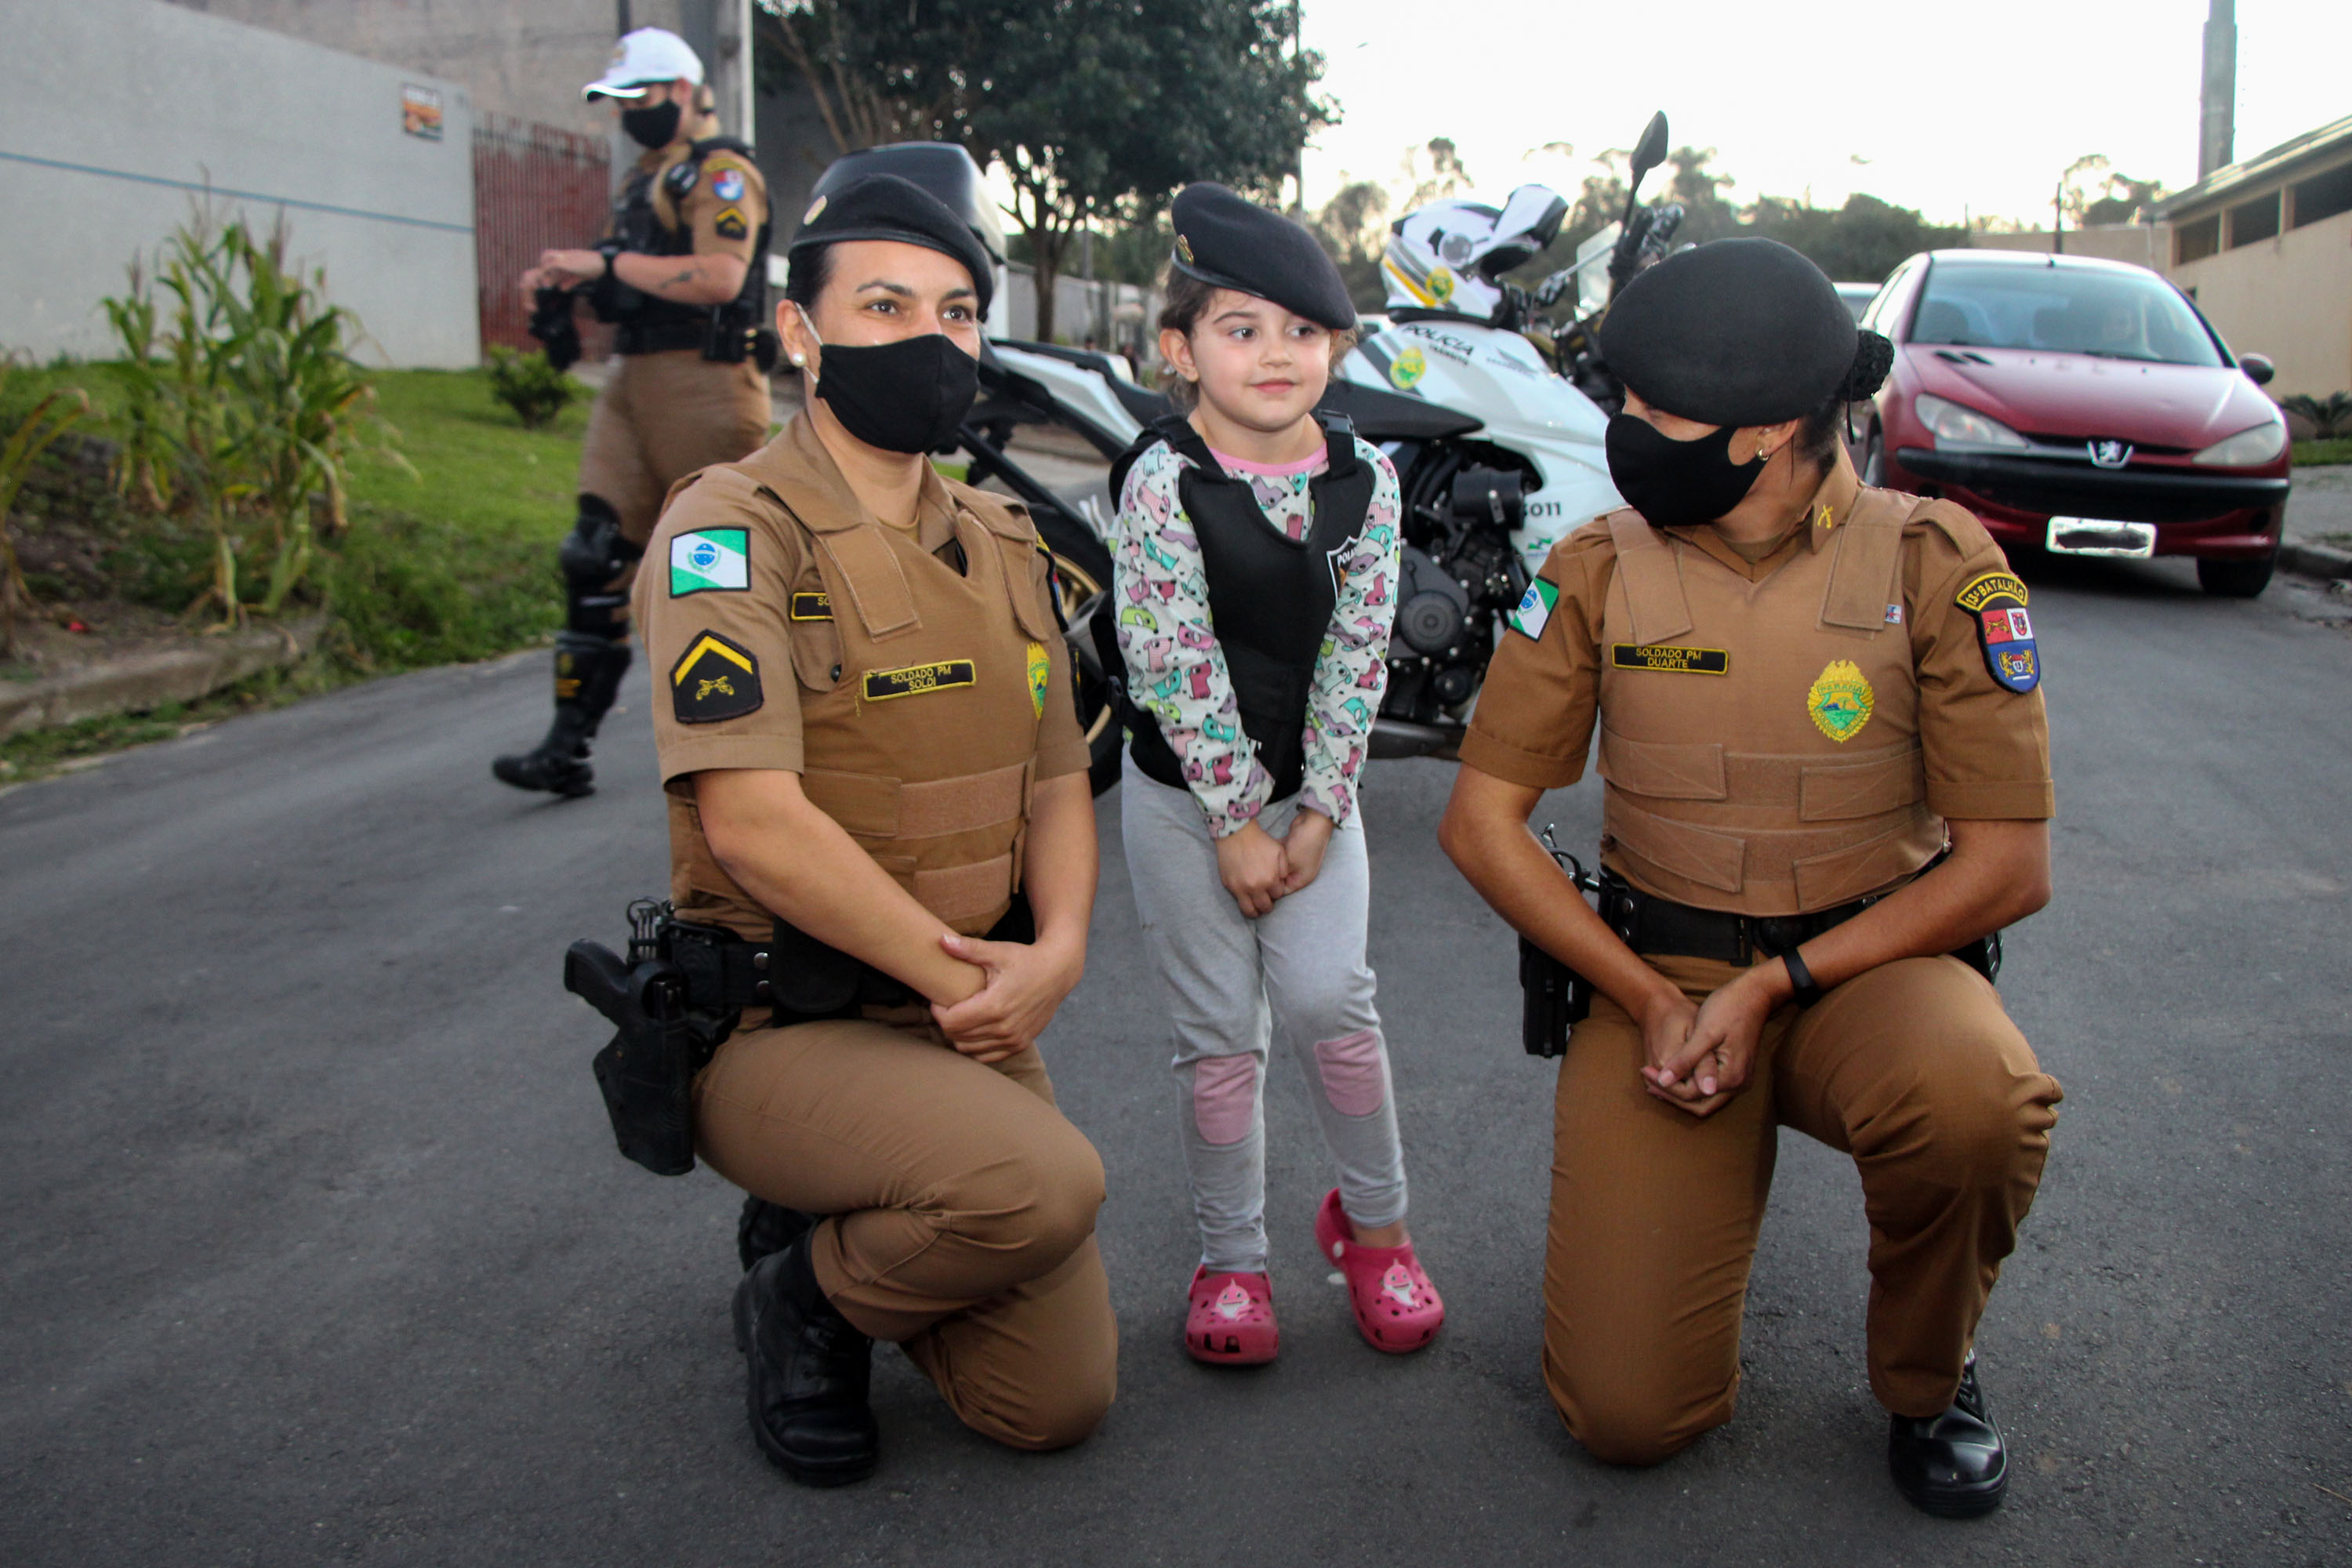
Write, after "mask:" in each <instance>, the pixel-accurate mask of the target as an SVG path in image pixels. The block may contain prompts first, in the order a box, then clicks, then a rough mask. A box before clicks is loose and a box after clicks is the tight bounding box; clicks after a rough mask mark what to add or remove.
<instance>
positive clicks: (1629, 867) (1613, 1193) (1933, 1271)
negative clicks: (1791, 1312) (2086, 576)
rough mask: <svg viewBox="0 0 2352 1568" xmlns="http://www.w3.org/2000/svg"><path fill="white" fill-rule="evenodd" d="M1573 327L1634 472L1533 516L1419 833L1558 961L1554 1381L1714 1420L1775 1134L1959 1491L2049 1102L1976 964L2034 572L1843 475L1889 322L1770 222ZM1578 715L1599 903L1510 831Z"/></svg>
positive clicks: (1575, 729)
mask: <svg viewBox="0 0 2352 1568" xmlns="http://www.w3.org/2000/svg"><path fill="white" fill-rule="evenodd" d="M1601 348H1602V352H1603V353H1604V354H1605V355H1606V357H1607V360H1608V362H1609V364H1610V365H1611V367H1612V369H1613V370H1614V371H1615V372H1616V373H1617V374H1619V375H1620V376H1622V379H1623V381H1624V383H1625V386H1626V389H1627V391H1626V403H1625V412H1624V413H1622V414H1621V415H1619V416H1617V417H1616V418H1615V419H1613V420H1612V422H1611V425H1610V427H1609V431H1608V451H1609V459H1610V470H1611V473H1612V477H1613V478H1614V479H1615V481H1616V484H1617V487H1618V489H1619V490H1620V491H1621V493H1622V495H1623V496H1624V497H1625V499H1626V500H1627V501H1628V502H1629V503H1630V505H1629V507H1628V509H1627V510H1622V511H1618V512H1615V513H1612V514H1611V515H1609V516H1607V517H1604V518H1601V519H1600V520H1598V521H1594V522H1592V523H1591V524H1589V525H1588V526H1586V527H1584V528H1582V529H1580V530H1579V531H1576V532H1575V533H1573V534H1571V535H1570V537H1569V538H1568V539H1566V540H1564V541H1562V542H1560V543H1559V545H1558V546H1556V547H1555V548H1554V549H1553V550H1552V552H1551V553H1550V555H1549V558H1548V559H1547V561H1546V563H1545V565H1544V567H1543V569H1542V571H1541V573H1540V574H1539V575H1538V579H1537V581H1536V582H1535V583H1534V584H1531V586H1530V587H1529V589H1528V595H1527V596H1526V598H1525V599H1524V600H1522V602H1521V604H1520V605H1519V607H1518V609H1517V611H1516V612H1515V613H1514V614H1513V615H1512V616H1511V617H1510V619H1509V626H1510V629H1509V630H1508V631H1507V632H1506V633H1505V635H1504V637H1503V646H1502V647H1500V649H1499V650H1498V651H1497V653H1496V657H1495V660H1494V664H1493V668H1492V670H1491V673H1490V675H1489V677H1488V679H1487V682H1486V689H1485V692H1484V695H1483V696H1482V698H1481V700H1480V702H1479V705H1478V709H1477V712H1476V715H1475V719H1474V720H1473V721H1472V724H1471V727H1470V731H1469V733H1468V735H1467V737H1466V738H1465V742H1464V743H1463V746H1462V764H1463V765H1462V769H1461V772H1460V774H1459V776H1458V777H1457V779H1456V781H1455V784H1454V796H1453V799H1452V802H1451V803H1450V805H1449V806H1448V808H1447V812H1446V816H1445V819H1444V826H1443V829H1442V835H1443V838H1444V845H1445V847H1446V849H1447V851H1448V853H1449V854H1450V855H1451V856H1452V857H1453V858H1454V862H1455V864H1457V865H1458V866H1459V867H1460V868H1462V870H1463V871H1464V873H1465V875H1466V876H1467V877H1468V878H1469V879H1470V880H1471V881H1472V882H1473V883H1474V884H1475V886H1476V887H1477V889H1478V890H1479V891H1480V892H1481V893H1482V894H1483V895H1484V896H1485V897H1486V900H1487V901H1488V902H1489V903H1491V904H1492V905H1494V907H1495V908H1496V910H1497V911H1498V912H1500V913H1501V914H1502V915H1503V916H1504V917H1505V919H1507V921H1510V922H1511V924H1513V925H1514V926H1516V927H1517V929H1518V930H1519V931H1521V932H1522V933H1524V934H1525V935H1526V936H1527V937H1528V939H1530V941H1531V942H1532V943H1533V944H1535V947H1536V949H1538V952H1536V953H1535V955H1534V956H1535V957H1537V958H1538V959H1543V958H1544V957H1545V955H1549V958H1550V959H1556V960H1558V961H1559V963H1564V964H1565V965H1567V966H1568V968H1569V969H1570V970H1571V971H1573V972H1574V973H1575V974H1576V975H1577V976H1579V977H1580V987H1579V988H1580V989H1581V988H1582V987H1583V986H1584V985H1589V987H1590V993H1591V994H1590V1014H1589V1016H1586V1017H1584V1018H1583V1019H1582V1020H1581V1021H1580V1022H1578V1023H1576V1025H1575V1026H1574V1031H1573V1034H1572V1036H1571V1037H1570V1040H1569V1043H1568V1047H1567V1051H1566V1057H1565V1060H1564V1061H1563V1063H1562V1066H1561V1070H1560V1074H1559V1087H1558V1093H1557V1100H1556V1110H1555V1114H1554V1138H1555V1152H1554V1164H1553V1170H1554V1176H1553V1185H1552V1199H1551V1222H1550V1232H1549V1248H1548V1257H1547V1260H1546V1267H1545V1284H1544V1297H1545V1332H1544V1373H1545V1380H1546V1383H1547V1384H1548V1386H1549V1392H1550V1394H1551V1397H1552V1399H1553V1402H1554V1403H1555V1404H1556V1405H1557V1406H1558V1407H1559V1412H1560V1415H1561V1416H1562V1418H1563V1419H1564V1420H1565V1421H1566V1422H1567V1424H1568V1426H1569V1429H1570V1431H1571V1432H1572V1433H1573V1434H1574V1435H1575V1436H1577V1437H1578V1439H1579V1440H1580V1441H1581V1442H1582V1443H1583V1444H1584V1445H1585V1447H1587V1448H1589V1449H1590V1450H1591V1451H1592V1452H1593V1453H1594V1454H1595V1455H1597V1456H1599V1457H1600V1458H1604V1459H1609V1460H1612V1461H1615V1462H1618V1463H1624V1464H1654V1463H1656V1462H1658V1461H1660V1460H1663V1459H1664V1458H1667V1457H1668V1456H1669V1455H1672V1454H1673V1453H1675V1451H1676V1450H1677V1449H1679V1448H1681V1447H1683V1446H1684V1445H1685V1444H1687V1443H1689V1442H1690V1441H1691V1440H1692V1439H1693V1438H1695V1437H1696V1436H1699V1434H1701V1433H1703V1432H1705V1431H1706V1430H1707V1429H1708V1428H1710V1427H1713V1426H1719V1425H1721V1424H1722V1423H1724V1422H1726V1421H1727V1420H1729V1419H1730V1417H1731V1413H1732V1406H1733V1403H1734V1401H1735V1399H1736V1397H1737V1394H1738V1382H1739V1324H1740V1315H1741V1310H1742V1305H1743V1300H1744V1297H1745V1294H1746V1280H1747V1275H1748V1265H1749V1260H1750V1258H1751V1257H1752V1255H1753V1252H1754V1248H1755V1243H1756V1236H1757V1229H1758V1226H1759V1224H1760V1223H1761V1221H1762V1218H1763V1209H1764V1202H1765V1197H1766V1194H1767V1191H1768V1188H1769V1181H1770V1176H1771V1170H1772V1152H1773V1139H1774V1134H1775V1129H1776V1127H1777V1126H1778V1125H1780V1124H1786V1125H1789V1126H1792V1127H1795V1128H1798V1129H1799V1130H1801V1131H1804V1132H1805V1133H1807V1134H1809V1135H1810V1136H1811V1137H1814V1138H1816V1139H1819V1140H1821V1141H1822V1142H1825V1143H1827V1144H1829V1145H1830V1146H1831V1147H1832V1148H1834V1149H1837V1150H1839V1151H1841V1152H1846V1153H1850V1154H1852V1155H1853V1158H1854V1160H1855V1162H1856V1163H1857V1165H1858V1166H1859V1168H1860V1173H1861V1177H1862V1184H1863V1190H1864V1199H1865V1205H1866V1208H1867V1211H1868V1215H1869V1221H1870V1236H1871V1242H1870V1268H1871V1273H1872V1279H1873V1284H1872V1290H1871V1297H1870V1309H1869V1371H1870V1382H1871V1388H1872V1392H1873V1393H1874V1394H1876V1395H1877V1397H1878V1399H1879V1401H1880V1403H1881V1404H1883V1405H1885V1407H1886V1408H1887V1410H1888V1411H1889V1412H1890V1413H1891V1416H1892V1422H1891V1426H1890V1431H1889V1436H1888V1458H1889V1462H1890V1465H1891V1467H1892V1469H1893V1473H1894V1478H1895V1482H1896V1484H1897V1486H1898V1487H1899V1488H1900V1489H1901V1490H1902V1492H1903V1493H1904V1495H1905V1496H1906V1497H1907V1498H1908V1499H1909V1500H1911V1501H1912V1502H1913V1503H1915V1504H1916V1505H1917V1506H1919V1507H1920V1508H1922V1509H1925V1510H1928V1511H1930V1512H1935V1513H1943V1514H1950V1515H1960V1514H1969V1513H1979V1512H1982V1511H1985V1510H1989V1509H1991V1508H1993V1507H1995V1506H1997V1505H1998V1503H1999V1501H2000V1496H2001V1492H2002V1489H2003V1488H2004V1486H2005V1484H2006V1480H2007V1474H2008V1470H2007V1458H2006V1456H2005V1454H2004V1452H2003V1449H2002V1447H2001V1441H2000V1433H1999V1431H1998V1430H1997V1429H1996V1427H1995V1426H1994V1425H1993V1422H1992V1418H1991V1416H1990V1414H1989V1413H1988V1411H1987V1409H1986V1406H1985V1401H1984V1397H1983V1394H1982V1393H1981V1391H1980V1389H1979V1384H1978V1379H1977V1373H1976V1366H1975V1357H1974V1354H1973V1349H1972V1347H1973V1342H1974V1338H1975V1333H1976V1327H1977V1322H1978V1319H1979V1316H1980V1314H1981V1313H1982V1311H1983V1310H1984V1306H1985V1301H1986V1298H1987V1295H1988V1293H1989V1292H1990V1289H1991V1288H1992V1284H1993V1281H1994V1279H1995V1278H1996V1277H1997V1276H1998V1274H1999V1272H2000V1264H2001V1261H2002V1259H2003V1258H2006V1257H2007V1256H2008V1254H2009V1252H2010V1251H2011V1247H2013V1246H2014V1245H2015V1241H2016V1236H2017V1227H2018V1225H2019V1223H2020V1221H2021V1220H2022V1219H2023V1217H2024V1215H2025V1213H2026V1210H2027V1208H2028V1207H2029V1206H2030V1205H2031V1204H2032V1198H2033V1193H2034V1189H2035V1186H2036V1184H2037V1183H2038V1182H2039V1180H2040V1177H2041V1173H2042V1162H2043V1159H2044V1156H2045V1154H2046V1152H2047V1151H2048V1146H2049V1132H2050V1129H2051V1127H2052V1126H2053V1123H2054V1121H2055V1120H2056V1112H2055V1110H2054V1107H2055V1106H2056V1104H2057V1102H2058V1099H2059V1090H2058V1085H2057V1084H2056V1083H2055V1082H2053V1080H2052V1079H2050V1078H2048V1077H2047V1076H2046V1075H2044V1074H2043V1073H2042V1071H2041V1070H2040V1068H2039V1067H2038V1065H2037V1064H2036V1062H2035V1059H2034V1057H2033V1053H2032V1049H2031V1048H2030V1047H2028V1046H2027V1044H2026V1042H2025V1040H2024V1039H2023V1037H2021V1035H2020V1034H2019V1033H2018V1030H2017V1028H2016V1026H2014V1025H2013V1024H2011V1021H2010V1019H2009V1016H2008V1015H2007V1014H2006V1013H2005V1012H2004V1011H2003V1009H2002V1006H2001V1003H2000V997H1999V996H1998V995H1997V994H1995V992H1994V990H1993V987H1992V985H1991V984H1990V973H1987V972H1989V971H1991V970H1993V969H1994V968H1995V964H1994V963H1992V962H1991V961H1990V953H1989V952H1988V948H1987V945H1986V943H1985V939H1987V938H1988V937H1990V936H1992V935H1994V933H1997V932H1998V931H1999V930H2000V928H2001V927H2002V926H2004V925H2006V924H2008V923H2010V922H2011V921H2016V920H2019V919H2021V918H2022V917H2023V916H2025V915H2028V914H2031V913H2032V912H2033V911H2034V910H2037V909H2039V908H2040V907H2041V906H2042V903H2043V901H2044V900H2046V899H2047V897H2048V889H2049V837H2048V831H2047V828H2048V824H2047V818H2048V817H2049V816H2050V815H2051V812H2052V791H2051V782H2050V763H2049V742H2048V733H2047V730H2046V727H2045V724H2044V721H2043V713H2042V696H2041V692H2040V690H2039V689H2038V687H2039V683H2040V679H2041V664H2040V654H2039V650H2038V648H2037V647H2036V645H2035V643H2034V640H2033V636H2032V624H2031V621H2030V619H2029V615H2028V610H2027V590H2026V587H2025V584H2022V583H2021V582H2020V581H2019V580H2018V579H2017V578H2016V577H2014V576H2013V575H2011V574H2010V572H2009V570H2008V563H2007V562H2006V561H2005V560H2004V559H2003V558H2002V556H2001V553H2000V549H1999V548H1998V547H1997V546H1996V545H1995V544H1994V543H1993V542H1992V541H1991V539H1990V536H1988V535H1987V534H1986V532H1985V531H1984V530H1983V528H1982V527H1981V526H1980V525H1979V523H1978V522H1977V521H1976V520H1975V519H1974V518H1973V517H1971V516H1970V515H1969V513H1967V512H1966V511H1964V510H1961V509H1960V508H1958V507H1956V506H1953V505H1951V504H1949V503H1948V502H1941V501H1930V502H1927V503H1925V504H1922V503H1920V502H1919V501H1918V500H1916V498H1914V497H1910V496H1903V495H1896V494H1894V493H1892V492H1888V491H1882V490H1871V489H1863V488H1862V487H1861V486H1860V485H1859V483H1858V482H1857V481H1856V479H1855V478H1854V474H1853V468H1852V465H1851V464H1850V462H1849V461H1848V459H1847V457H1846V453H1845V449H1844V447H1843V445H1842V444H1841V443H1840V440H1839V434H1840V428H1841V426H1842V422H1843V421H1842V416H1843V411H1844V408H1845V405H1846V403H1847V400H1849V399H1853V398H1860V397H1866V396H1868V395H1870V394H1871V393H1872V392H1873V391H1874V390H1875V389H1876V387H1877V385H1878V384H1879V383H1880V381H1881V380H1882V379H1883V378H1884V376H1885V371H1886V367H1887V363H1888V358H1889V350H1888V347H1887V345H1886V343H1885V340H1883V339H1881V338H1878V337H1877V336H1876V335H1875V334H1861V335H1859V338H1858V336H1857V333H1856V331H1855V330H1854V327H1853V322H1852V320H1851V318H1850V317H1849V316H1848V315H1847V314H1846V312H1845V310H1843V307H1842V306H1841V305H1840V304H1839V302H1838V299H1837V296H1836V293H1835V291H1834V290H1833V289H1832V287H1831V285H1830V283H1829V281H1828V279H1825V278H1824V277H1822V274H1821V273H1820V271H1819V270H1818V269H1817V268H1814V267H1813V266H1812V264H1811V263H1810V262H1808V261H1806V260H1805V259H1804V258H1801V257H1800V256H1799V255H1798V254H1797V253H1796V252H1794V251H1792V250H1789V249H1787V248H1786V247H1781V246H1779V245H1777V244H1775V243H1773V242H1771V241H1768V240H1749V239H1739V240H1722V241H1717V243H1715V244H1712V245H1706V246H1702V247H1697V248H1696V249H1693V250H1689V251H1685V252H1684V253H1682V254H1681V255H1678V256H1675V257H1673V258H1668V259H1667V260H1665V261H1664V262H1663V263H1661V264H1660V265H1658V266H1657V267H1655V268H1653V269H1652V270H1650V271H1649V272H1646V273H1644V274H1643V275H1642V276H1640V277H1639V278H1637V279H1634V280H1633V282H1632V283H1631V284H1630V285H1629V286H1628V287H1627V288H1626V289H1625V290H1624V291H1623V293H1622V295H1620V297H1619V298H1618V300H1617V301H1616V303H1615V304H1614V305H1613V307H1612V310H1611V313H1610V315H1609V318H1608V320H1607V321H1606V323H1605V325H1604V327H1603V328H1602V333H1601ZM1596 726H1597V728H1598V731H1599V743H1600V770H1601V777H1602V779H1603V781H1604V790H1603V820H1604V825H1605V826H1604V832H1603V836H1602V838H1601V852H1602V860H1603V864H1604V866H1605V868H1606V869H1607V873H1608V874H1607V876H1606V877H1605V878H1604V879H1603V887H1602V910H1601V913H1600V914H1599V915H1596V914H1595V913H1594V911H1593V910H1592V909H1591V907H1590V906H1589V905H1588V904H1587V903H1586V902H1585V901H1584V900H1583V898H1582V897H1581V896H1580V894H1579V893H1577V892H1576V891H1575V890H1574V889H1572V888H1571V886H1570V882H1569V880H1568V879H1567V878H1565V877H1564V876H1563V875H1562V874H1561V872H1560V870H1559V868H1558V867H1557V866H1556V865H1555V864H1554V862H1553V860H1552V858H1550V857H1549V855H1547V854H1546V852H1545V850H1544V848H1543V847H1541V846H1540V845H1538V843H1537V841H1536V840H1535V839H1534V838H1533V837H1530V836H1529V834H1528V828H1527V823H1528V816H1529V814H1530V813H1531V812H1532V811H1533V810H1534V808H1535V805H1536V803H1537V801H1538V797H1539V796H1540V795H1541V794H1542V792H1544V791H1545V790H1547V789H1557V788H1560V787H1562V786H1565V785H1567V784H1571V783H1573V782H1575V781H1576V780H1577V779H1578V778H1579V777H1580V775H1581V774H1582V773H1583V771H1584V763H1585V756H1586V752H1587V751H1588V749H1589V748H1590V746H1591V743H1592V741H1593V738H1594V731H1595V729H1596ZM1573 1011H1574V1009H1572V1008H1571V1009H1570V1016H1573Z"/></svg>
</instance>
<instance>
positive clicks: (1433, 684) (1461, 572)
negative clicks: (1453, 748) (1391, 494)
mask: <svg viewBox="0 0 2352 1568" xmlns="http://www.w3.org/2000/svg"><path fill="white" fill-rule="evenodd" d="M1417 489H1419V490H1420V492H1421V493H1418V494H1416V495H1414V496H1413V497H1412V498H1411V500H1410V501H1409V504H1408V514H1409V516H1410V517H1411V519H1412V522H1411V524H1410V525H1409V526H1408V530H1407V539H1408V542H1407V543H1406V544H1405V545H1404V547H1403V549H1402V552H1401V560H1400V563H1399V567H1398V574H1397V615H1396V631H1395V634H1394V636H1393V637H1392V638H1391V642H1390V644H1389V689H1388V695H1387V697H1386V699H1385V700H1383V701H1382V702H1381V712H1382V713H1384V714H1386V715H1388V716H1390V717H1391V718H1396V719H1402V720H1405V721H1409V722H1412V723H1416V724H1429V725H1440V724H1444V723H1446V722H1448V721H1452V720H1454V718H1455V716H1456V714H1455V710H1458V709H1459V708H1460V707H1461V706H1462V705H1463V704H1464V703H1465V702H1467V701H1469V700H1470V699H1471V698H1472V697H1473V696H1474V695H1475V694H1476V692H1477V690H1478V683H1479V681H1480V679H1482V678H1483V677H1484V676H1485V674H1486V661H1487V659H1488V658H1491V657H1492V656H1493V654H1494V651H1495V637H1494V623H1495V619H1496V616H1498V615H1499V614H1500V613H1501V612H1502V611H1504V610H1507V609H1508V608H1509V607H1510V606H1511V605H1513V604H1515V603H1517V599H1518V596H1519V595H1520V594H1522V593H1524V592H1525V591H1526V586H1527V585H1526V583H1525V582H1524V581H1523V577H1524V574H1523V573H1522V572H1521V570H1520V569H1519V566H1518V563H1517V559H1516V557H1515V556H1514V555H1513V554H1512V552H1511V531H1512V530H1513V529H1515V528H1517V526H1518V524H1519V519H1520V513H1521V510H1522V500H1521V497H1522V493H1523V489H1524V483H1523V479H1522V477H1521V475H1520V474H1519V473H1518V472H1517V470H1515V469H1509V468H1487V467H1485V466H1481V465H1465V466H1462V467H1449V468H1447V469H1445V470H1444V471H1442V472H1441V473H1436V474H1427V475H1425V476H1423V485H1422V486H1421V487H1417Z"/></svg>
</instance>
